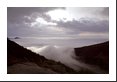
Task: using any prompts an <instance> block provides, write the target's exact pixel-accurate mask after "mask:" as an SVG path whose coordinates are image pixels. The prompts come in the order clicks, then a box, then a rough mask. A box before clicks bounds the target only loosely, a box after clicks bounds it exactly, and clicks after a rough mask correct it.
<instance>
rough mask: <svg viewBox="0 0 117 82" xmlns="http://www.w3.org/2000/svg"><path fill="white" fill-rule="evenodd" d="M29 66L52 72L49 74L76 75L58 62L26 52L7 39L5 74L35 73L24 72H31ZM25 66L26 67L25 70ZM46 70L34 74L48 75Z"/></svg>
mask: <svg viewBox="0 0 117 82" xmlns="http://www.w3.org/2000/svg"><path fill="white" fill-rule="evenodd" d="M27 63H29V64H27ZM30 65H33V67H34V66H35V68H37V66H39V67H38V68H37V69H42V68H44V70H45V69H46V70H47V68H48V69H50V70H53V72H51V73H63V74H74V73H78V72H76V71H74V70H73V69H71V68H69V67H67V66H65V65H64V64H62V63H60V62H55V61H52V60H48V59H46V58H45V57H43V56H40V55H39V54H36V53H34V52H32V51H30V50H27V49H26V48H24V47H22V46H20V45H18V44H17V43H15V42H13V41H10V40H9V39H7V73H35V72H30V71H29V72H28V71H26V70H32V67H31V66H30ZM21 66H22V68H21ZM26 66H28V67H27V68H26ZM16 67H17V68H16ZM23 67H25V68H23ZM18 68H20V69H18ZM37 69H34V70H37ZM18 70H19V71H18ZM23 70H25V71H26V72H25V71H24V72H20V71H23ZM44 70H43V71H44ZM46 70H45V72H36V73H48V71H47V72H46ZM32 71H33V70H32ZM39 71H40V70H39ZM49 73H50V71H49Z"/></svg>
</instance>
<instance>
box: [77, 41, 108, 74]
mask: <svg viewBox="0 0 117 82" xmlns="http://www.w3.org/2000/svg"><path fill="white" fill-rule="evenodd" d="M75 54H76V56H78V57H79V58H78V60H81V61H83V62H85V63H87V64H91V65H97V66H99V67H100V68H102V69H104V70H106V71H107V72H109V41H107V42H104V43H100V44H95V45H91V46H85V47H81V48H75Z"/></svg>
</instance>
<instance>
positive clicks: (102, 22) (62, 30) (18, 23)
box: [7, 7, 109, 39]
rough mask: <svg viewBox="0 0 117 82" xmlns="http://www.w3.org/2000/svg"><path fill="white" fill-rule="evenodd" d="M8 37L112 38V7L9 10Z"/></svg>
mask: <svg viewBox="0 0 117 82" xmlns="http://www.w3.org/2000/svg"><path fill="white" fill-rule="evenodd" d="M7 36H8V37H16V36H18V37H78V38H89V39H90V38H91V39H95V38H97V39H102V38H103V39H109V8H108V7H8V8H7Z"/></svg>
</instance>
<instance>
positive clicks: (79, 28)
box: [57, 20, 109, 33]
mask: <svg viewBox="0 0 117 82" xmlns="http://www.w3.org/2000/svg"><path fill="white" fill-rule="evenodd" d="M57 24H58V27H61V28H66V29H70V30H71V31H69V32H71V33H72V32H73V33H79V32H99V33H100V32H108V31H109V22H108V21H107V20H102V21H92V20H82V21H76V20H73V21H68V22H63V21H59V22H58V23H57Z"/></svg>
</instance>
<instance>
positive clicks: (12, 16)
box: [7, 7, 64, 23]
mask: <svg viewBox="0 0 117 82" xmlns="http://www.w3.org/2000/svg"><path fill="white" fill-rule="evenodd" d="M58 8H61V9H64V8H63V7H8V8H7V20H8V22H12V23H13V22H15V23H17V22H21V21H22V20H24V16H31V15H32V16H33V17H37V16H38V15H42V14H43V13H45V12H48V11H50V10H54V9H58ZM42 16H43V15H42ZM43 17H48V16H46V15H44V16H43Z"/></svg>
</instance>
